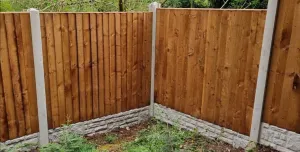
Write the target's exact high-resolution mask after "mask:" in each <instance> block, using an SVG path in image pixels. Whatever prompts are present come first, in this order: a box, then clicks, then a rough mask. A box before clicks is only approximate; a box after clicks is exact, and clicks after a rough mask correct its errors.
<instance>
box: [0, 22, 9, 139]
mask: <svg viewBox="0 0 300 152" xmlns="http://www.w3.org/2000/svg"><path fill="white" fill-rule="evenodd" d="M1 19H2V18H1ZM2 21H3V20H1V22H2ZM1 32H2V31H1ZM1 39H2V37H1ZM1 48H2V47H1ZM0 126H1V129H0V142H4V141H6V140H8V134H9V132H8V125H7V119H6V108H5V99H4V91H3V79H2V72H1V62H0Z"/></svg>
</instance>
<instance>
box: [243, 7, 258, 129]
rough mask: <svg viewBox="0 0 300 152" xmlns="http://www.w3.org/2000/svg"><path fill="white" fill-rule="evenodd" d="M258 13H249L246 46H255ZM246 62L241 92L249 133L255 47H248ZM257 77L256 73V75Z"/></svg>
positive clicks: (254, 86)
mask: <svg viewBox="0 0 300 152" xmlns="http://www.w3.org/2000/svg"><path fill="white" fill-rule="evenodd" d="M258 15H259V12H251V23H250V28H249V29H250V32H249V39H248V46H255V44H256V43H257V42H256V41H257V40H256V33H257V30H259V28H258V26H257V21H258ZM247 49H248V50H247V61H246V69H245V88H244V90H243V95H244V97H243V100H244V101H245V102H246V111H245V112H246V116H245V130H246V132H248V133H249V132H250V129H251V123H252V113H253V106H252V105H253V104H252V103H254V94H255V88H256V85H255V84H256V82H255V80H253V75H252V71H253V63H254V55H255V52H260V51H259V50H258V49H257V47H248V48H247ZM256 75H257V73H256Z"/></svg>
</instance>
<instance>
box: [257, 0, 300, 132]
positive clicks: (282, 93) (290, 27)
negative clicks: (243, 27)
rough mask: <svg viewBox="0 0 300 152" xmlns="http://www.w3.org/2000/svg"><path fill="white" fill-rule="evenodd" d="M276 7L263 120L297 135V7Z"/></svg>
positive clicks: (290, 0) (292, 0)
mask: <svg viewBox="0 0 300 152" xmlns="http://www.w3.org/2000/svg"><path fill="white" fill-rule="evenodd" d="M278 6H279V8H278V15H277V24H276V29H275V36H274V43H273V50H272V56H271V63H270V71H269V75H268V77H269V78H268V84H267V92H266V101H265V106H264V118H263V120H264V121H265V122H267V123H269V124H271V125H276V126H279V127H281V128H285V129H288V130H292V131H295V132H297V133H300V102H299V101H300V91H299V90H300V89H299V88H300V87H299V76H300V69H299V65H300V64H299V56H300V51H299V50H300V46H299V42H298V41H299V26H300V22H299V17H300V4H299V2H298V1H297V0H287V1H280V3H279V5H278ZM296 41H297V42H296Z"/></svg>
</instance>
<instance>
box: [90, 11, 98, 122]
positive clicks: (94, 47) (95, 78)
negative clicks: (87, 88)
mask: <svg viewBox="0 0 300 152" xmlns="http://www.w3.org/2000/svg"><path fill="white" fill-rule="evenodd" d="M90 29H91V57H92V63H91V64H92V90H93V118H97V117H99V83H98V52H97V16H96V14H93V13H91V14H90Z"/></svg>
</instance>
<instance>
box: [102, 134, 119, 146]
mask: <svg viewBox="0 0 300 152" xmlns="http://www.w3.org/2000/svg"><path fill="white" fill-rule="evenodd" d="M104 140H105V141H106V142H107V143H109V144H112V143H114V142H115V141H116V140H118V136H117V135H116V134H106V135H105V138H104Z"/></svg>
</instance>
